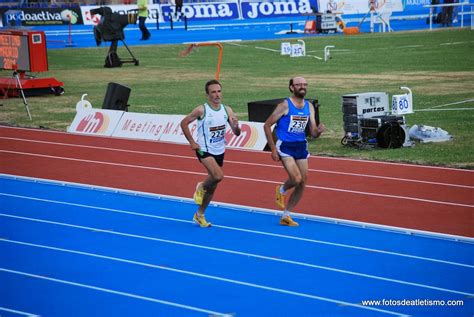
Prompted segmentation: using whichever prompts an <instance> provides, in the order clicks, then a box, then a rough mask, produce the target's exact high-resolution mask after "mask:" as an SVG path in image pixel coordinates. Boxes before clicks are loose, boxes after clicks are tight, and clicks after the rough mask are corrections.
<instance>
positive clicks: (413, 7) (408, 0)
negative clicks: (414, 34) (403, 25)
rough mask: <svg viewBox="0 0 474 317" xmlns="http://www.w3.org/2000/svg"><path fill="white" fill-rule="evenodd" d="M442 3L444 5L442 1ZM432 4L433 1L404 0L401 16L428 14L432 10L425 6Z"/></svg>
mask: <svg viewBox="0 0 474 317" xmlns="http://www.w3.org/2000/svg"><path fill="white" fill-rule="evenodd" d="M441 3H443V1H442V0H441ZM430 4H431V0H402V5H403V13H402V14H401V15H421V14H428V13H429V11H430V10H429V9H428V8H425V7H424V6H425V5H430Z"/></svg>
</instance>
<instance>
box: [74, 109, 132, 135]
mask: <svg viewBox="0 0 474 317" xmlns="http://www.w3.org/2000/svg"><path fill="white" fill-rule="evenodd" d="M123 114H124V112H123V111H117V110H107V109H100V110H96V109H87V110H83V111H78V112H77V113H76V117H75V118H74V120H73V121H72V123H71V125H70V126H69V127H68V129H67V132H70V133H79V134H91V135H104V136H111V135H112V133H113V132H114V130H115V127H116V126H117V124H118V123H119V121H120V118H121V117H122V115H123Z"/></svg>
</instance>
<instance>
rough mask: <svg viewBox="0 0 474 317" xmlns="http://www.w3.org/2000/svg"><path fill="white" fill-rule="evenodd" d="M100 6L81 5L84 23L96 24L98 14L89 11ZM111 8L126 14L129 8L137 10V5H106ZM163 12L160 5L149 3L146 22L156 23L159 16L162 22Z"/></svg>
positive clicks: (97, 22) (98, 19)
mask: <svg viewBox="0 0 474 317" xmlns="http://www.w3.org/2000/svg"><path fill="white" fill-rule="evenodd" d="M99 7H101V6H98V5H95V6H81V11H82V19H83V21H84V24H85V25H97V24H99V21H100V18H101V16H100V14H95V15H93V16H92V15H91V13H90V11H91V10H92V9H97V8H99ZM107 7H110V8H111V9H112V11H113V12H117V13H120V14H123V15H126V14H128V13H129V12H130V11H131V10H137V9H138V7H137V5H136V4H134V5H110V6H107ZM162 16H163V14H162V13H161V6H160V5H159V4H149V5H148V19H147V21H146V22H147V23H152V22H153V23H156V19H157V18H159V19H160V20H159V22H163V18H162Z"/></svg>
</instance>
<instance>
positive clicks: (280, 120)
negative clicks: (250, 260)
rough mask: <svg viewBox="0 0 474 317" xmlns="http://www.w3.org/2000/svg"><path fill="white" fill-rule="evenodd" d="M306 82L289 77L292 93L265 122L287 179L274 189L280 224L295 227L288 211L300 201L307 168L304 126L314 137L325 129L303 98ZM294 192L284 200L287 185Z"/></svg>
mask: <svg viewBox="0 0 474 317" xmlns="http://www.w3.org/2000/svg"><path fill="white" fill-rule="evenodd" d="M307 86H308V84H307V83H306V80H305V79H304V78H303V77H295V78H292V79H290V83H289V89H290V92H291V93H292V96H291V97H289V98H287V99H285V100H284V101H283V102H282V103H280V104H279V105H278V106H277V107H276V108H275V110H274V111H273V113H272V114H271V115H270V117H269V118H268V119H267V121H266V122H265V125H264V130H265V136H266V137H267V141H268V145H269V147H270V149H271V151H272V159H273V160H274V161H279V160H281V161H282V163H283V167H284V168H285V170H286V172H287V173H288V177H289V178H288V180H286V181H285V182H284V183H283V185H278V186H277V187H276V189H275V196H276V203H277V205H278V206H279V207H280V208H282V209H283V215H282V217H281V219H280V224H281V225H283V226H290V227H295V226H298V223H297V222H295V221H294V220H293V219H292V218H291V215H290V211H292V210H293V208H294V207H295V206H296V204H297V203H298V202H299V201H300V199H301V197H302V195H303V191H304V187H305V183H306V174H307V172H308V157H309V152H308V142H307V141H306V132H305V131H306V126H307V125H308V124H309V131H310V134H311V136H312V137H314V138H317V137H319V136H320V135H321V133H323V131H324V124H322V123H321V124H319V125H317V124H316V119H315V114H314V108H313V106H311V105H310V104H309V102H308V101H307V100H305V99H304V97H305V96H306V89H307ZM275 123H276V128H275V134H276V138H277V142H276V143H275V141H274V140H273V134H272V126H273V125H274V124H275ZM292 188H294V191H293V193H292V194H291V195H290V197H289V199H288V201H286V194H287V191H288V190H289V189H292Z"/></svg>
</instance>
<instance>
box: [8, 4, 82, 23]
mask: <svg viewBox="0 0 474 317" xmlns="http://www.w3.org/2000/svg"><path fill="white" fill-rule="evenodd" d="M1 14H2V24H3V26H8V25H17V26H18V25H22V26H37V25H42V26H47V25H68V24H69V23H71V24H84V22H83V20H82V14H81V9H80V8H79V7H70V8H68V9H61V8H23V9H18V10H6V9H4V10H2V11H1Z"/></svg>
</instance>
